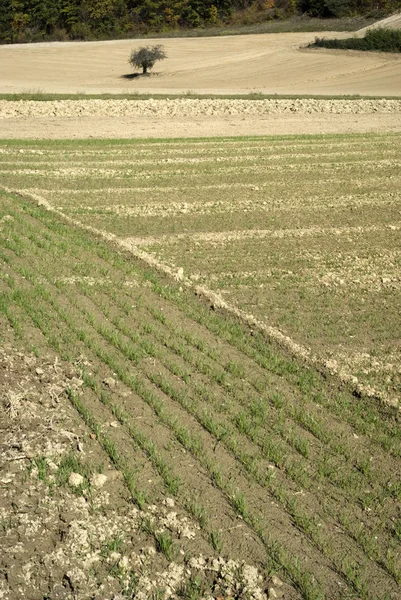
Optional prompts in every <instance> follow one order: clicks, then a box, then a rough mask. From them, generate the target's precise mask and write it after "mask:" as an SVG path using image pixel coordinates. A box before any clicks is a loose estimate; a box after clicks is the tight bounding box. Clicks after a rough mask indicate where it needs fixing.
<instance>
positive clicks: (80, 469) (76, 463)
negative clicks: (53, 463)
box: [56, 453, 103, 487]
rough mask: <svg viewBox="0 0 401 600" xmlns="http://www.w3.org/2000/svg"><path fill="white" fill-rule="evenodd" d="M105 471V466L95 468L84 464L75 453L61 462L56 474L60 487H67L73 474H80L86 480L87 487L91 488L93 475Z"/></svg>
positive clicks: (68, 455)
mask: <svg viewBox="0 0 401 600" xmlns="http://www.w3.org/2000/svg"><path fill="white" fill-rule="evenodd" d="M102 470H103V466H102V465H100V466H99V467H96V468H95V467H93V466H92V465H86V464H84V463H83V462H82V461H81V460H80V458H79V457H78V456H76V455H75V454H73V453H70V454H67V455H66V456H64V457H63V458H62V460H61V462H60V465H59V468H58V470H57V473H56V484H57V485H59V486H63V485H66V484H67V483H68V480H69V477H70V475H71V473H79V475H82V477H83V478H84V481H85V484H83V485H84V486H85V487H87V486H89V479H90V476H91V475H93V473H100V472H101V471H102Z"/></svg>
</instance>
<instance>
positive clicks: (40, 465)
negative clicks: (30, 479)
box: [29, 456, 49, 483]
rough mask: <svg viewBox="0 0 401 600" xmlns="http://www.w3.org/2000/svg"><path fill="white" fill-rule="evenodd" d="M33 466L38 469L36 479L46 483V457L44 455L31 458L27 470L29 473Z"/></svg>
mask: <svg viewBox="0 0 401 600" xmlns="http://www.w3.org/2000/svg"><path fill="white" fill-rule="evenodd" d="M35 467H36V469H37V470H38V479H40V481H43V482H44V483H46V482H47V481H48V477H49V466H48V464H47V461H46V458H45V457H44V456H40V457H36V458H33V459H32V462H31V464H30V466H29V472H30V473H31V472H32V471H33V469H34V468H35Z"/></svg>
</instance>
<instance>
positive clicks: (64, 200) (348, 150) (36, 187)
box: [0, 134, 401, 403]
mask: <svg viewBox="0 0 401 600" xmlns="http://www.w3.org/2000/svg"><path fill="white" fill-rule="evenodd" d="M0 149H1V154H0V165H1V169H2V181H3V185H5V186H7V187H8V188H11V189H14V190H23V191H24V193H27V194H28V196H29V195H31V196H32V194H33V195H35V196H39V199H40V198H42V199H44V200H46V201H48V202H49V203H50V205H51V206H53V207H55V208H56V209H59V210H60V211H62V212H63V213H64V214H66V215H68V216H69V217H70V218H72V219H73V220H75V221H78V222H80V223H82V224H85V225H91V226H94V227H95V228H97V229H98V230H101V231H103V232H106V233H108V234H113V235H114V236H116V238H117V239H118V240H120V241H121V242H122V243H124V244H125V246H128V247H132V248H134V249H136V250H138V249H139V250H145V251H146V253H148V255H150V256H151V257H153V258H154V259H157V261H159V262H160V263H161V264H162V265H167V266H168V267H170V268H171V269H172V271H173V272H174V273H176V274H178V276H179V277H180V278H181V279H182V278H184V279H185V280H186V281H187V283H188V282H192V284H193V285H197V286H204V287H206V288H208V289H210V290H213V291H214V292H217V293H219V295H220V296H221V297H222V298H223V299H224V301H225V302H227V303H229V304H230V305H233V306H234V307H238V308H239V309H241V310H242V311H243V312H244V313H245V314H246V315H252V316H253V317H255V318H256V319H258V320H259V321H261V322H263V323H264V324H265V325H266V327H270V328H274V329H273V330H271V331H270V333H272V334H273V336H274V335H275V334H276V333H278V335H279V336H280V335H283V336H286V337H287V338H289V339H287V342H288V343H287V345H288V344H290V345H291V343H292V342H294V343H296V344H298V345H299V346H300V347H301V348H300V349H299V353H301V354H302V355H303V356H304V357H307V359H308V360H309V362H312V363H314V364H318V365H326V367H328V368H329V370H331V371H334V372H337V373H339V374H340V376H341V377H342V378H343V379H344V380H347V381H351V382H353V384H354V387H355V386H358V385H359V389H363V390H364V393H370V394H372V395H375V396H381V397H383V398H386V399H388V400H390V401H393V402H395V403H397V402H398V401H399V398H400V382H401V379H400V373H401V370H400V364H401V352H400V338H399V332H400V330H401V318H400V312H399V306H400V305H401V297H400V295H401V294H400V288H401V275H400V273H401V270H400V266H401V265H400V256H401V255H400V247H401V246H400V226H401V218H400V210H401V197H400V191H399V190H400V150H401V137H400V136H399V135H398V134H396V135H354V136H314V137H292V138H288V137H286V138H281V139H280V138H249V139H241V140H239V139H221V140H194V141H190V140H186V141H181V140H179V141H171V140H170V141H154V142H151V141H148V142H144V141H135V142H132V141H131V142H128V141H124V142H121V141H110V142H24V143H20V142H8V143H3V144H2V146H1V148H0Z"/></svg>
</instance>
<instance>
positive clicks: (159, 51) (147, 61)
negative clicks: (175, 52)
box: [128, 44, 167, 74]
mask: <svg viewBox="0 0 401 600" xmlns="http://www.w3.org/2000/svg"><path fill="white" fill-rule="evenodd" d="M165 58H167V54H166V53H165V52H164V49H163V46H161V45H160V44H158V45H157V46H142V47H141V48H138V49H137V50H133V51H132V52H131V56H130V57H129V60H128V62H129V64H130V65H131V66H133V67H139V68H141V69H142V73H143V74H145V73H147V72H148V70H149V69H151V68H152V67H153V66H154V64H155V62H157V61H158V60H163V59H165Z"/></svg>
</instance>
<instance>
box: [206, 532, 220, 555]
mask: <svg viewBox="0 0 401 600" xmlns="http://www.w3.org/2000/svg"><path fill="white" fill-rule="evenodd" d="M209 539H210V543H211V544H212V546H213V549H214V550H215V551H216V552H217V553H218V554H221V553H222V551H223V540H222V539H221V533H220V531H217V530H216V531H211V532H210V535H209Z"/></svg>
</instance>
